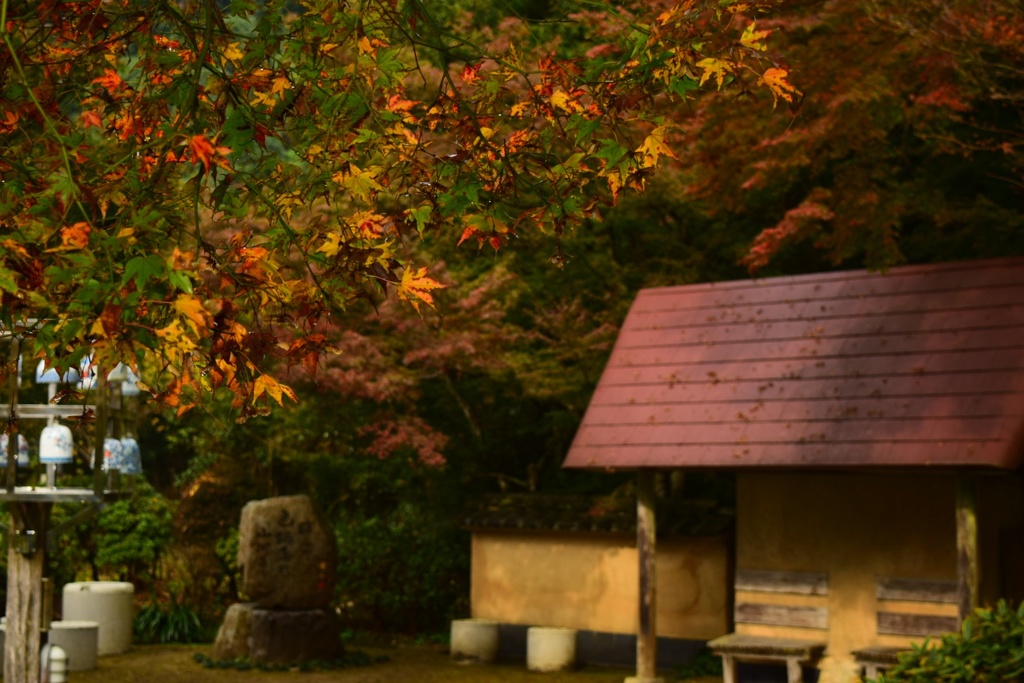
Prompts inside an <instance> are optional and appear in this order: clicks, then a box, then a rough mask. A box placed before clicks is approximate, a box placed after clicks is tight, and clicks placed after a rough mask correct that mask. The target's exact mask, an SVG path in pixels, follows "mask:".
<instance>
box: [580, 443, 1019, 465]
mask: <svg viewBox="0 0 1024 683" xmlns="http://www.w3.org/2000/svg"><path fill="white" fill-rule="evenodd" d="M894 453H898V455H899V458H900V460H899V461H898V462H899V463H900V464H903V463H913V464H914V465H920V466H931V467H941V466H947V467H953V466H961V465H969V466H972V467H985V466H991V467H1003V468H1011V469H1012V468H1015V467H1018V466H1019V465H1020V464H1021V459H1020V457H1019V456H1015V457H1010V456H1008V455H1007V454H1006V445H1005V442H1002V441H998V440H989V441H978V442H974V443H971V442H964V443H945V444H942V445H941V446H940V445H938V444H936V443H935V442H933V441H920V442H913V443H907V442H904V443H900V444H891V443H878V442H871V441H868V442H863V443H846V444H844V443H778V444H745V445H742V446H739V445H734V444H687V445H686V446H685V447H683V446H679V445H677V444H660V445H656V444H637V445H631V446H621V445H596V446H583V445H578V444H573V446H572V448H571V450H570V451H569V455H568V456H567V458H566V461H565V466H566V467H593V468H634V467H780V466H785V467H800V466H815V465H822V466H830V467H839V466H842V467H874V466H882V467H891V466H893V464H894Z"/></svg>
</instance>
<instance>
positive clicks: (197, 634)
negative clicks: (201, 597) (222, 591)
mask: <svg viewBox="0 0 1024 683" xmlns="http://www.w3.org/2000/svg"><path fill="white" fill-rule="evenodd" d="M134 631H135V640H136V642H139V643H145V644H154V643H199V642H204V641H207V640H209V638H208V636H207V629H205V628H204V627H203V622H202V620H201V619H200V618H199V613H198V612H196V611H195V610H194V609H192V608H191V607H189V606H188V605H185V604H182V603H179V602H177V601H172V602H171V603H169V604H158V603H155V602H151V603H149V604H148V605H146V606H145V607H143V608H142V609H141V610H139V613H138V615H137V616H136V617H135V629H134Z"/></svg>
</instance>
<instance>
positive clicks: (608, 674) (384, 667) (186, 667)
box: [68, 645, 721, 683]
mask: <svg viewBox="0 0 1024 683" xmlns="http://www.w3.org/2000/svg"><path fill="white" fill-rule="evenodd" d="M353 649H359V650H362V651H364V652H366V653H367V654H369V655H371V656H373V657H377V656H379V655H385V656H387V658H388V661H386V662H382V663H378V664H371V665H369V666H364V667H353V668H348V669H338V670H333V671H317V672H308V673H302V672H298V671H295V672H265V671H236V670H232V669H207V668H205V667H204V666H202V665H201V664H199V663H197V662H196V661H195V659H194V655H195V654H196V653H197V652H199V653H204V654H205V653H208V652H209V647H208V646H202V645H149V646H135V647H133V648H132V649H131V650H130V651H129V652H127V653H125V654H121V655H112V656H107V657H101V658H100V659H99V660H98V662H97V668H96V669H93V670H91V671H74V672H71V674H70V676H69V678H68V680H69V681H70V682H71V683H136V682H138V683H142V682H143V681H145V683H242V682H243V681H255V682H256V683H613V682H614V683H622V681H623V680H624V679H625V677H626V676H628V675H630V673H631V672H629V671H627V670H624V669H604V668H590V667H587V668H582V669H579V670H576V671H570V672H563V673H545V674H539V673H531V672H529V671H527V670H526V666H525V665H524V664H515V663H512V664H495V665H487V666H480V665H460V664H455V663H453V662H452V661H451V660H450V659H449V658H448V655H447V653H446V652H445V651H444V649H443V648H442V647H440V646H423V645H396V646H393V647H358V648H353ZM666 678H667V680H671V678H670V677H666ZM691 680H693V681H695V682H697V683H721V679H720V678H700V679H691Z"/></svg>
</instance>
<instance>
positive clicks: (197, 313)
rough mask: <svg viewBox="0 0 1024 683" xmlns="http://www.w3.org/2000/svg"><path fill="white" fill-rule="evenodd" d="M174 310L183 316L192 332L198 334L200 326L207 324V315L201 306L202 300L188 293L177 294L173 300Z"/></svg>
mask: <svg viewBox="0 0 1024 683" xmlns="http://www.w3.org/2000/svg"><path fill="white" fill-rule="evenodd" d="M174 310H176V311H177V312H178V313H180V314H181V315H182V316H184V318H185V322H186V323H187V324H188V326H189V328H191V330H192V332H193V333H194V334H199V329H200V328H205V327H206V326H207V324H206V319H207V316H208V315H209V314H208V313H207V312H206V309H205V308H203V302H202V301H200V300H199V299H197V298H195V297H194V296H190V295H188V294H179V295H178V298H177V299H175V300H174Z"/></svg>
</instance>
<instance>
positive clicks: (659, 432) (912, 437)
mask: <svg viewBox="0 0 1024 683" xmlns="http://www.w3.org/2000/svg"><path fill="white" fill-rule="evenodd" d="M1018 422H1019V420H1016V419H1015V420H1013V421H1012V422H1009V421H1006V420H1004V419H1003V418H984V417H982V418H962V419H957V420H934V421H933V420H929V421H927V422H925V421H922V420H918V419H913V418H911V419H891V420H858V421H856V422H851V421H845V420H842V419H838V420H821V421H817V422H807V421H793V422H786V423H782V422H778V423H767V424H765V423H759V422H733V423H725V424H713V423H712V424H709V423H703V422H692V423H688V424H686V423H674V424H657V423H655V424H651V423H648V424H613V425H604V424H593V423H590V422H589V421H588V422H585V423H584V424H583V426H582V427H581V428H580V430H579V432H578V435H577V439H578V441H577V443H578V444H579V445H581V446H588V445H599V444H601V445H628V444H638V443H648V444H676V445H685V444H693V443H702V444H735V445H747V444H751V445H752V444H772V443H792V442H807V441H810V442H822V443H829V442H837V441H838V442H851V443H852V442H857V443H862V442H867V441H887V442H892V443H896V442H901V441H911V442H912V441H929V442H933V443H938V442H945V443H956V442H963V441H972V442H973V441H980V440H986V439H991V438H993V437H996V436H998V435H1001V434H1003V435H1005V436H1007V437H1009V436H1012V434H1013V432H1014V431H1015V429H1016V427H1017V425H1018Z"/></svg>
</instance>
